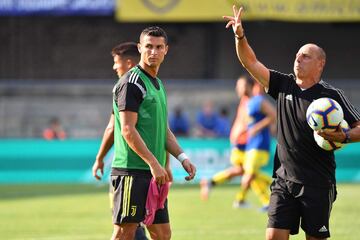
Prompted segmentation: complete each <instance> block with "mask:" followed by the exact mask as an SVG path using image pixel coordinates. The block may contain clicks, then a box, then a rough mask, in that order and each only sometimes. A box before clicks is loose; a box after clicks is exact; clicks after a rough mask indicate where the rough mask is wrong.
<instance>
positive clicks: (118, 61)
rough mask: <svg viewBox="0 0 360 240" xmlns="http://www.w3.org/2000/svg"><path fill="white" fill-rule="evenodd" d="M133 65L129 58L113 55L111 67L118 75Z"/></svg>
mask: <svg viewBox="0 0 360 240" xmlns="http://www.w3.org/2000/svg"><path fill="white" fill-rule="evenodd" d="M133 66H134V64H133V63H132V61H131V60H130V59H127V58H122V57H120V56H119V55H115V56H114V65H113V69H114V71H115V72H116V73H117V75H118V76H119V77H121V76H122V75H124V74H125V73H126V72H127V71H129V70H130V68H132V67H133Z"/></svg>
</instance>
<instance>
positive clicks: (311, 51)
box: [297, 44, 319, 56]
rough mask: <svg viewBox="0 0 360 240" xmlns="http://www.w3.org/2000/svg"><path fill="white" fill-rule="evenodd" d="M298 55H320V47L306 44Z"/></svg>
mask: <svg viewBox="0 0 360 240" xmlns="http://www.w3.org/2000/svg"><path fill="white" fill-rule="evenodd" d="M297 54H306V55H317V56H318V55H319V47H317V46H316V45H313V44H306V45H304V46H302V47H301V48H300V49H299V51H298V52H297Z"/></svg>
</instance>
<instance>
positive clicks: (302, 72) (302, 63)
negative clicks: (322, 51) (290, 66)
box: [294, 44, 323, 79]
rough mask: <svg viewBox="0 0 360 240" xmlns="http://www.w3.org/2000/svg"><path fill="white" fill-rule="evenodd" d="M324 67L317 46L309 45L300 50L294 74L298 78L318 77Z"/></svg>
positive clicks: (295, 62) (296, 58)
mask: <svg viewBox="0 0 360 240" xmlns="http://www.w3.org/2000/svg"><path fill="white" fill-rule="evenodd" d="M322 67H323V64H322V60H321V59H320V58H319V53H318V49H317V48H316V47H315V46H312V45H311V44H307V45H304V46H302V47H301V48H300V49H299V51H298V53H297V54H296V57H295V61H294V73H295V76H296V77H297V78H300V79H306V78H311V77H313V76H317V75H318V74H319V73H321V71H322Z"/></svg>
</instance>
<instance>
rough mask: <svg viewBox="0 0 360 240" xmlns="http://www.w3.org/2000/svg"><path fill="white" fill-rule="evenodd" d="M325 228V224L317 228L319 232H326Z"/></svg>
mask: <svg viewBox="0 0 360 240" xmlns="http://www.w3.org/2000/svg"><path fill="white" fill-rule="evenodd" d="M327 231H328V230H327V228H326V227H325V226H322V227H321V228H320V229H319V232H327Z"/></svg>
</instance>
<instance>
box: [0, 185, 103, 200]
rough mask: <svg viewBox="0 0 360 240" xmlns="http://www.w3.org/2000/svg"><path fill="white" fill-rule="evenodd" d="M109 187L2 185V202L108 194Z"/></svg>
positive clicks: (0, 187) (0, 198) (0, 191)
mask: <svg viewBox="0 0 360 240" xmlns="http://www.w3.org/2000/svg"><path fill="white" fill-rule="evenodd" d="M108 189H109V187H108V185H106V184H105V185H96V184H24V185H17V184H11V185H0V201H1V200H9V199H25V198H34V197H45V196H46V197H48V196H59V195H79V194H94V193H106V192H107V191H108Z"/></svg>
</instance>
